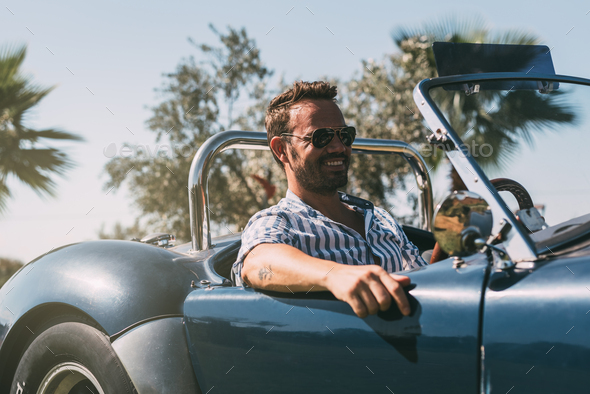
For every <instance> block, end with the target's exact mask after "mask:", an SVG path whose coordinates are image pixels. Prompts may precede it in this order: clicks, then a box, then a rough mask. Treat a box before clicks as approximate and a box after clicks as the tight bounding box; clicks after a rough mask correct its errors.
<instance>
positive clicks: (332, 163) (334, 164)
mask: <svg viewBox="0 0 590 394" xmlns="http://www.w3.org/2000/svg"><path fill="white" fill-rule="evenodd" d="M324 164H325V165H327V166H330V167H335V166H341V165H344V160H337V161H326V162H324Z"/></svg>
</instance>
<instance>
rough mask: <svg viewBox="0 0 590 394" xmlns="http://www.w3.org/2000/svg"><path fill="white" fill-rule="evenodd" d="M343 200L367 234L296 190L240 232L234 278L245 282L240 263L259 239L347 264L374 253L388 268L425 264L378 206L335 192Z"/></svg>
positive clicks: (366, 260) (367, 260)
mask: <svg viewBox="0 0 590 394" xmlns="http://www.w3.org/2000/svg"><path fill="white" fill-rule="evenodd" d="M339 195H340V201H342V202H344V203H345V204H347V205H348V206H350V207H351V208H352V209H354V210H355V211H356V212H359V213H361V214H362V215H363V216H364V218H365V237H366V241H365V239H364V238H363V236H362V235H361V234H359V233H358V232H356V231H355V230H353V229H351V228H350V227H348V226H345V225H344V224H341V223H338V222H335V221H333V220H331V219H329V218H327V217H326V216H324V215H323V214H322V213H320V212H319V211H317V210H315V209H313V208H312V207H310V206H309V205H307V204H306V203H304V202H303V201H302V200H301V199H300V198H299V197H297V195H295V193H293V192H292V191H291V190H287V196H286V197H285V198H283V199H281V201H279V203H278V204H277V205H275V206H272V207H270V208H267V209H264V210H262V211H260V212H258V213H256V214H255V215H254V216H253V217H252V218H251V219H250V221H249V222H248V225H247V226H246V228H245V229H244V231H243V233H242V246H241V248H240V251H239V252H238V258H237V260H236V262H235V263H234V264H233V267H232V279H234V281H235V283H236V284H237V285H238V286H243V285H244V283H243V281H242V265H243V263H244V259H245V258H246V256H247V255H248V253H250V251H251V250H252V249H254V247H256V246H257V245H260V244H264V243H269V244H286V245H290V246H293V247H295V248H297V249H299V250H301V251H302V252H304V253H306V254H308V255H310V256H312V257H317V258H320V259H324V260H330V261H335V262H337V263H341V264H349V265H368V264H374V260H373V257H372V256H373V255H375V256H376V257H377V258H378V259H379V261H380V265H381V267H383V269H385V271H387V272H390V273H391V272H397V271H403V270H407V269H412V268H416V267H421V266H425V265H427V264H426V263H425V262H424V260H423V259H422V257H420V252H419V251H418V248H417V247H416V246H415V245H414V244H413V243H411V242H410V241H409V240H408V238H407V237H406V235H405V234H404V232H403V230H402V228H401V226H400V225H399V224H398V223H397V222H396V221H395V219H393V218H392V217H391V215H389V214H388V213H387V211H385V210H384V209H382V208H378V207H374V206H373V204H372V203H371V202H369V201H367V200H363V199H361V198H358V197H353V196H350V195H348V194H345V193H342V192H339Z"/></svg>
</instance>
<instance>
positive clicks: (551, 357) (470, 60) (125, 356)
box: [0, 43, 590, 394]
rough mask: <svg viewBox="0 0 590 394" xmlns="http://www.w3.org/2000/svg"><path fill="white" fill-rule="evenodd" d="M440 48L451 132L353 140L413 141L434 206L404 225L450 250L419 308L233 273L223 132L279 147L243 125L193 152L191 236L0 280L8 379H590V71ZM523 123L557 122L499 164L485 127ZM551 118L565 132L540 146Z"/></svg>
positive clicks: (485, 386) (238, 388)
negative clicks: (217, 213) (267, 287)
mask: <svg viewBox="0 0 590 394" xmlns="http://www.w3.org/2000/svg"><path fill="white" fill-rule="evenodd" d="M434 49H435V54H436V56H437V57H436V61H437V66H438V69H439V74H440V75H441V76H440V77H438V78H434V79H428V80H424V81H422V82H421V83H420V84H418V86H417V87H416V89H415V91H414V98H415V102H416V105H417V107H418V108H419V110H420V112H421V113H422V115H423V116H424V119H425V127H428V128H429V129H430V131H431V133H430V134H431V135H430V137H429V143H428V145H427V147H434V148H433V149H430V150H424V149H423V148H424V147H422V148H420V147H415V146H412V145H409V144H407V143H405V142H402V141H393V140H374V139H363V138H358V139H357V140H356V141H355V143H354V145H353V153H355V154H373V155H375V154H380V155H391V154H395V155H401V156H402V157H403V158H405V159H406V160H407V162H408V165H409V166H410V168H411V171H412V172H413V175H414V177H415V181H416V189H417V190H418V201H419V210H420V214H421V216H420V217H421V222H420V225H419V227H420V228H418V227H411V226H404V230H405V231H406V234H407V235H408V238H409V239H410V240H411V241H412V242H413V243H414V244H415V245H417V246H418V247H419V248H420V250H421V251H422V252H426V254H425V255H428V253H429V250H431V249H433V248H435V243H436V242H437V241H438V247H437V248H435V256H434V258H433V259H432V260H431V261H432V262H435V261H436V264H432V265H429V266H428V267H424V268H421V269H417V270H413V271H411V272H407V275H408V276H410V278H411V280H412V285H411V286H409V287H408V288H407V293H408V295H409V299H410V303H411V307H412V313H411V315H410V316H407V317H404V316H402V314H401V313H400V312H399V310H398V309H397V308H396V306H392V307H391V308H390V310H388V311H386V312H380V313H378V314H377V315H372V316H369V317H367V318H365V319H360V318H358V317H357V316H356V315H355V314H354V313H353V311H352V309H351V308H350V307H349V306H348V304H346V303H343V302H341V301H338V300H336V299H335V298H334V297H333V296H332V295H331V294H330V293H313V292H311V293H297V294H291V293H276V292H269V291H260V290H255V289H252V288H244V287H237V286H235V285H234V284H233V283H232V280H231V276H230V269H231V265H232V263H233V262H234V261H235V259H236V256H237V252H238V249H239V247H240V234H230V235H227V236H221V237H216V238H212V237H211V231H210V220H209V211H208V207H207V202H208V197H207V196H208V194H207V193H208V191H207V174H208V170H209V168H210V166H211V163H212V162H213V161H214V159H215V157H217V155H218V154H219V153H221V152H222V151H223V150H226V149H230V148H231V149H268V148H267V138H266V134H265V133H260V132H249V131H228V132H223V133H219V134H216V135H214V136H213V137H211V138H210V139H209V140H208V141H207V142H206V143H205V144H204V145H203V146H202V147H201V148H200V149H199V151H198V153H197V155H196V156H195V158H194V160H193V162H192V167H191V171H190V177H189V184H188V188H189V198H190V212H191V214H190V220H191V230H192V240H191V242H190V243H188V244H185V245H180V246H176V247H172V248H170V247H166V246H169V245H168V244H167V243H168V242H169V240H170V238H171V237H170V236H169V235H166V234H159V235H155V236H153V237H150V238H149V239H144V242H132V241H95V242H83V243H78V244H73V245H67V246H63V247H61V248H58V249H54V250H52V251H51V252H49V253H47V254H46V255H43V256H41V257H39V258H37V259H35V260H33V261H32V262H30V263H29V264H27V265H26V266H24V267H23V268H22V269H21V270H20V271H19V272H18V273H16V274H15V275H14V276H13V277H12V278H11V279H10V280H9V281H8V282H7V283H6V284H5V285H4V286H3V287H2V288H1V289H0V392H2V393H8V392H10V393H87V392H92V393H133V392H137V393H140V394H146V393H211V394H215V393H229V392H256V393H262V392H265V393H336V392H338V393H343V392H356V393H389V392H391V393H396V394H400V393H417V392H421V393H426V392H437V393H467V392H470V393H480V392H481V393H484V392H485V393H487V392H497V393H507V392H510V393H513V394H514V393H562V392H580V391H587V390H588V387H590V374H589V373H588V369H589V367H590V336H589V335H588V333H589V332H590V311H588V310H589V309H590V257H589V254H590V215H589V214H588V209H586V208H585V205H587V204H584V202H587V198H586V194H584V193H586V192H587V191H588V189H590V181H589V180H588V179H589V178H590V177H588V176H586V175H585V173H584V171H585V167H584V165H583V163H587V162H588V160H587V154H584V150H587V148H588V146H589V144H588V142H590V140H589V139H588V137H587V134H588V133H587V130H588V129H590V128H585V127H584V126H585V125H586V124H590V122H588V121H586V120H585V116H586V113H587V112H588V111H583V108H584V106H585V105H590V80H588V79H582V78H574V77H568V76H560V75H556V74H555V72H554V70H553V65H552V63H551V58H550V56H551V54H550V52H549V51H548V49H547V48H546V47H537V46H530V47H513V46H504V47H499V46H492V45H467V46H465V45H458V44H444V43H440V44H436V45H435V48H434ZM515 70H517V71H515ZM518 70H520V71H518ZM527 70H528V71H527ZM457 109H460V111H458V110H457ZM519 116H521V117H522V119H521V120H518V119H519V118H518V117H519ZM470 127H471V129H470ZM527 128H528V129H527ZM532 129H534V130H537V129H538V130H537V131H538V134H536V135H539V137H530V135H531V134H530V133H529V134H526V133H527V131H528V132H530V131H531V130H532ZM544 130H547V131H546V133H544V134H543V133H542V132H543V131H544ZM509 131H512V132H514V133H516V134H514V135H511V134H509ZM535 132H536V131H535ZM494 133H495V134H494ZM518 133H524V134H521V135H520V136H522V135H525V136H527V135H528V136H529V138H531V139H532V140H535V138H537V139H538V141H537V143H536V144H535V143H534V142H535V141H529V142H531V144H528V145H527V144H524V145H523V146H525V147H527V146H528V147H530V149H529V150H530V152H529V153H522V154H521V153H516V154H514V152H513V157H512V159H513V160H516V163H517V164H513V165H512V166H504V167H497V166H496V167H494V166H491V167H490V164H489V163H486V161H485V159H486V157H485V155H486V150H485V149H484V150H482V149H481V147H482V146H484V145H485V144H489V145H490V147H491V148H492V149H509V147H511V146H512V147H513V146H515V145H514V144H512V145H510V143H514V142H515V140H516V139H517V137H519V134H518ZM460 135H461V136H463V138H460ZM490 136H492V137H494V138H495V139H494V138H491V139H489V140H486V138H487V137H490ZM570 137H572V138H571V139H570V140H569V141H570V142H569V143H568V145H563V146H566V147H567V150H565V149H564V148H562V146H561V145H560V144H562V143H563V144H565V143H566V142H565V141H566V140H567V139H568V138H570ZM542 138H549V139H552V140H551V141H554V142H551V145H555V146H554V147H553V148H554V149H553V150H551V149H549V150H546V151H536V150H535V149H536V148H535V146H539V147H540V146H546V144H545V145H543V144H540V143H539V141H541V139H542ZM470 141H474V144H471V145H470ZM498 141H499V142H498ZM571 141H573V143H572V142H571ZM475 142H477V144H479V150H478V148H477V147H476V148H473V147H475V146H476V144H475ZM494 144H495V145H494ZM426 151H427V152H429V153H428V155H435V154H440V155H444V157H445V158H446V159H445V160H448V162H447V163H448V164H447V165H448V166H449V167H450V166H452V167H453V168H454V169H455V171H456V173H457V174H458V175H459V177H460V182H462V183H463V186H464V187H463V189H465V190H456V191H455V192H453V193H452V194H451V195H450V196H449V197H448V198H446V199H445V200H444V201H443V202H442V203H441V204H440V205H439V207H438V208H437V211H436V214H433V211H434V210H433V190H432V183H431V179H430V175H429V166H427V164H426V160H430V157H426V158H425V157H423V155H424V156H426V154H425V152H426ZM419 152H422V154H423V155H421V154H420V153H419ZM508 152H509V153H510V151H508ZM478 155H479V156H481V157H478ZM425 159H426V160H425ZM519 160H520V161H519ZM552 160H553V161H554V162H555V164H550V162H551V161H552ZM478 163H480V164H478ZM513 163H514V161H513ZM490 168H491V170H490ZM535 171H537V174H538V175H534V174H535ZM495 175H501V176H502V179H492V178H495ZM511 177H514V178H515V179H516V181H515V180H511V179H506V178H511ZM517 181H518V182H517ZM528 184H531V185H533V186H534V187H531V188H529V189H530V190H527V188H525V186H523V185H528ZM447 190H448V189H447ZM529 192H530V193H529ZM506 193H510V194H512V195H514V197H509V196H508V197H507V196H506V195H505V194H506ZM552 193H553V194H552ZM589 194H590V193H589ZM568 197H572V199H568ZM511 199H512V200H511ZM539 199H540V200H541V201H540V202H541V203H542V204H543V205H545V206H544V207H543V206H542V204H540V203H539ZM533 200H534V201H535V202H533ZM535 203H536V205H535ZM158 245H160V246H158ZM440 250H442V251H443V252H446V253H448V255H449V257H446V256H445V255H444V253H443V252H441V251H440ZM277 258H280V256H277ZM437 260H438V261H437Z"/></svg>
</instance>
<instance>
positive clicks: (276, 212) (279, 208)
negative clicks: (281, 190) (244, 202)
mask: <svg viewBox="0 0 590 394" xmlns="http://www.w3.org/2000/svg"><path fill="white" fill-rule="evenodd" d="M303 210H305V208H304V207H302V206H299V205H298V204H296V203H294V202H293V201H292V200H289V199H287V198H283V199H281V200H280V201H279V202H278V204H276V205H273V206H271V207H268V208H265V209H263V210H261V211H258V212H256V213H255V214H254V215H253V216H252V218H251V219H250V223H253V222H255V221H256V220H258V219H262V218H268V217H277V218H283V219H286V220H288V219H289V217H290V216H291V215H293V214H297V213H298V212H301V211H303Z"/></svg>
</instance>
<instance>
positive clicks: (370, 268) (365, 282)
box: [242, 243, 410, 317]
mask: <svg viewBox="0 0 590 394" xmlns="http://www.w3.org/2000/svg"><path fill="white" fill-rule="evenodd" d="M242 279H243V280H244V282H246V283H247V284H248V285H249V286H251V287H256V288H260V289H267V290H274V291H281V292H289V291H293V292H296V291H297V292H307V291H310V290H311V291H325V290H328V291H330V292H332V294H334V296H335V297H336V298H338V299H339V300H342V301H344V302H347V303H348V304H349V305H350V306H351V307H352V309H353V311H354V313H356V314H357V315H358V316H359V317H366V316H367V315H368V314H371V315H373V314H375V313H377V312H378V311H379V310H382V311H385V310H387V309H389V307H390V305H391V298H392V297H393V299H394V300H395V302H396V303H397V305H398V307H399V308H400V311H401V312H402V314H404V315H406V316H407V315H409V314H410V305H409V303H408V299H407V297H406V294H405V293H404V290H403V286H407V285H409V284H410V278H408V277H407V276H401V275H392V274H388V273H387V272H386V271H385V270H384V269H383V268H381V267H380V266H377V265H361V266H353V265H346V264H339V263H335V262H333V261H328V260H322V259H318V258H315V257H311V256H309V255H307V254H305V253H303V252H302V251H300V250H299V249H297V248H294V247H292V246H290V245H285V244H267V243H265V244H260V245H258V246H256V247H255V248H254V249H252V250H251V251H250V253H249V254H248V255H247V256H246V258H245V259H244V265H243V267H242Z"/></svg>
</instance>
